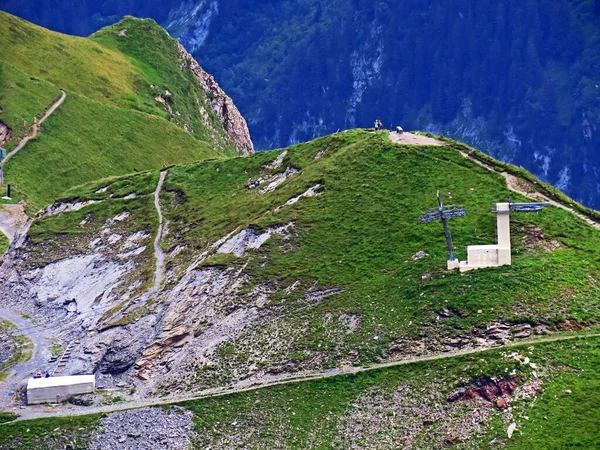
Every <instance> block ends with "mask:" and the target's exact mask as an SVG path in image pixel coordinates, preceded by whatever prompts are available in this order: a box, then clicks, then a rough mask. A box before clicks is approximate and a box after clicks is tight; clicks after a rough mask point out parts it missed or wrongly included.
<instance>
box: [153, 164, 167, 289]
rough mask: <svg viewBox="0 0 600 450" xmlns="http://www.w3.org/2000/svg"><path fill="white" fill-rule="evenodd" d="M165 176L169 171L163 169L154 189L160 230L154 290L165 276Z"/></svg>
mask: <svg viewBox="0 0 600 450" xmlns="http://www.w3.org/2000/svg"><path fill="white" fill-rule="evenodd" d="M165 178H167V171H166V170H163V171H161V172H160V178H159V179H158V185H157V186H156V190H155V191H154V207H155V208H156V212H157V213H158V231H157V232H156V238H155V239H154V257H155V259H156V269H155V271H154V286H153V287H152V290H151V291H152V292H156V291H158V289H159V288H160V285H161V284H162V281H163V279H164V277H165V254H164V252H163V250H162V248H161V247H160V241H161V240H162V235H163V229H164V218H163V214H162V209H161V206H160V191H161V190H162V187H163V184H164V183H165Z"/></svg>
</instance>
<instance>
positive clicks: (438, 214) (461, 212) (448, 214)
mask: <svg viewBox="0 0 600 450" xmlns="http://www.w3.org/2000/svg"><path fill="white" fill-rule="evenodd" d="M437 200H438V205H439V206H438V207H437V208H429V210H428V211H427V212H426V213H425V214H421V220H420V222H419V223H429V222H433V221H435V220H441V221H442V225H443V226H444V234H445V235H446V245H447V246H448V254H449V256H448V263H449V264H448V266H450V262H451V261H455V258H454V252H453V251H452V236H451V235H450V228H448V219H452V218H453V217H464V216H466V215H467V212H466V210H465V208H462V207H460V206H456V205H449V206H444V204H443V203H442V199H441V198H440V191H437Z"/></svg>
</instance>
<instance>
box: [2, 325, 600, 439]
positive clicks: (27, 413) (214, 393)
mask: <svg viewBox="0 0 600 450" xmlns="http://www.w3.org/2000/svg"><path fill="white" fill-rule="evenodd" d="M597 337H600V333H580V334H576V335H552V336H546V337H543V338H534V339H523V340H520V341H515V342H511V343H508V344H505V345H501V346H497V347H480V348H469V349H465V350H456V351H453V352H447V353H438V354H436V355H428V356H417V357H413V358H407V359H402V360H395V361H388V362H384V363H379V364H372V365H369V366H362V367H344V368H334V369H330V370H327V371H325V372H315V373H307V374H304V375H293V374H288V375H284V376H280V377H274V378H273V379H265V380H260V381H251V380H247V381H241V382H239V383H237V384H236V385H234V386H232V387H229V388H213V389H207V390H205V391H201V392H199V393H196V394H189V395H178V396H170V397H163V398H161V399H142V400H135V401H132V402H123V403H120V404H111V405H104V406H97V407H76V406H73V405H61V406H59V407H58V408H54V407H50V406H34V407H31V406H30V407H27V408H26V409H22V410H19V411H18V413H19V414H21V416H20V417H19V418H18V419H17V420H30V419H38V418H43V417H52V416H61V417H71V416H82V415H87V414H96V413H105V414H106V413H111V412H116V411H123V410H127V409H134V408H147V407H152V406H162V405H166V404H173V403H180V402H188V401H193V400H202V399H205V398H215V397H222V396H226V395H231V394H237V393H242V392H249V391H255V390H258V389H264V388H268V387H272V386H279V385H285V384H292V383H301V382H303V381H314V380H322V379H326V378H332V377H336V376H342V375H350V374H357V373H362V372H370V371H374V370H380V369H385V368H391V367H398V366H403V365H407V364H413V363H418V362H427V361H437V360H442V359H449V358H455V357H459V356H465V355H472V354H478V353H485V352H490V351H495V350H502V349H510V348H514V347H523V346H530V345H538V344H542V343H548V342H560V341H568V340H574V339H586V338H597ZM2 425H3V424H0V429H1V427H2Z"/></svg>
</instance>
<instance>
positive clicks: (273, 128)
mask: <svg viewBox="0 0 600 450" xmlns="http://www.w3.org/2000/svg"><path fill="white" fill-rule="evenodd" d="M159 3H160V4H157V2H137V1H133V0H129V1H125V0H123V1H119V2H108V1H102V0H87V1H84V2H81V3H80V2H78V4H77V8H74V7H73V5H72V4H71V3H69V2H65V1H61V0H44V1H41V0H36V1H32V2H26V3H24V2H17V1H14V0H3V1H2V2H0V7H3V8H6V9H7V10H9V11H13V12H15V13H18V14H20V15H23V16H24V17H27V18H30V19H31V20H34V21H37V22H39V23H42V24H43V25H45V26H48V27H51V28H52V27H55V28H57V29H60V30H64V31H68V32H74V33H81V34H88V33H91V32H93V31H94V30H95V29H96V28H97V27H99V26H101V25H102V24H105V23H110V22H112V21H115V20H118V18H120V17H121V16H122V15H123V14H135V15H138V16H151V17H154V18H155V19H156V20H157V21H158V22H159V23H161V24H163V25H164V26H165V27H167V30H168V31H169V32H170V33H171V35H173V36H175V37H178V38H179V39H180V41H181V42H182V43H183V45H184V46H185V47H186V48H187V49H188V50H189V51H190V52H191V53H192V54H193V55H194V56H195V57H196V58H197V59H198V60H199V61H200V63H201V64H202V65H203V66H204V67H205V68H206V69H207V70H208V71H209V72H210V73H212V74H214V75H215V77H216V79H217V80H218V81H219V82H220V83H221V84H222V85H223V86H224V88H225V90H226V91H227V92H228V93H229V94H230V95H231V96H232V97H233V98H234V100H235V101H236V103H237V104H238V106H239V107H240V110H241V112H242V114H243V115H244V117H246V119H247V120H248V123H249V125H250V130H251V132H252V135H253V138H254V140H255V143H256V145H257V147H258V148H261V149H265V148H274V147H279V146H286V145H290V144H293V143H296V142H301V141H305V140H308V139H312V138H314V137H316V136H320V135H323V134H327V133H330V132H333V131H335V130H337V129H339V128H341V129H345V128H351V127H354V126H366V125H370V124H371V123H372V122H373V120H374V119H375V118H380V119H382V120H383V121H384V123H385V124H386V126H390V125H392V126H395V125H398V124H401V125H403V126H405V128H406V127H408V128H413V129H427V130H430V131H433V132H436V133H444V134H446V135H449V136H452V137H454V138H457V139H460V140H462V141H465V142H467V143H469V144H471V145H475V146H477V147H478V148H480V149H482V150H484V151H486V152H487V153H489V154H492V155H494V156H495V157H497V158H499V159H502V160H504V161H508V162H512V163H515V164H518V165H522V166H524V167H526V168H528V169H529V170H531V171H532V172H534V173H535V174H536V175H537V176H539V177H540V178H542V179H543V180H545V181H548V182H551V183H553V184H554V185H556V186H557V187H559V188H560V189H562V190H565V191H566V192H567V193H569V194H570V195H572V196H573V197H575V198H576V199H578V200H580V201H582V202H584V203H585V204H587V205H588V206H591V207H596V208H598V207H600V157H599V156H598V152H597V151H596V150H597V149H598V147H599V146H600V137H599V136H600V131H599V130H598V129H597V123H596V122H597V120H596V118H597V117H598V114H599V112H600V88H599V87H598V86H599V85H600V80H599V79H598V73H600V68H599V67H598V61H599V60H600V58H599V53H600V46H599V45H598V42H599V37H600V31H599V30H600V27H599V26H598V22H599V13H600V2H598V1H597V0H553V1H552V2H533V1H521V0H511V1H507V2H501V3H498V2H492V1H476V0H469V1H462V0H461V1H459V0H451V1H443V2H442V1H430V0H415V1H410V2H395V1H377V2H372V1H369V0H353V1H345V0H334V1H331V2H326V3H324V2H320V1H317V0H308V1H305V2H301V3H298V2H294V1H291V0H273V1H268V2H265V1H259V0H243V1H242V0H233V1H228V2H220V1H218V0H206V1H200V2H188V1H183V0H171V1H170V2H159Z"/></svg>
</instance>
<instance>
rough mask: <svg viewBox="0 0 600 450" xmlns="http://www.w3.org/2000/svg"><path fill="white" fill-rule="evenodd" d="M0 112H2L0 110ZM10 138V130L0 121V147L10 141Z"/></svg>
mask: <svg viewBox="0 0 600 450" xmlns="http://www.w3.org/2000/svg"><path fill="white" fill-rule="evenodd" d="M0 112H2V110H1V109H0ZM10 136H11V129H10V128H9V127H8V126H7V125H6V124H5V123H4V122H2V121H1V120H0V147H1V146H3V145H5V144H6V143H7V142H8V141H9V140H10Z"/></svg>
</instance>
